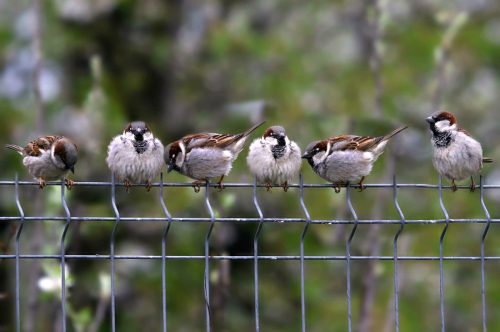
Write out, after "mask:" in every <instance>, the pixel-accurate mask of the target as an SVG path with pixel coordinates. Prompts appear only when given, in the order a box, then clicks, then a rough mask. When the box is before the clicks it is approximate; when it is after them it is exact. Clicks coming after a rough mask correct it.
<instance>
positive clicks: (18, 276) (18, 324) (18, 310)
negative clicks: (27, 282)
mask: <svg viewBox="0 0 500 332" xmlns="http://www.w3.org/2000/svg"><path fill="white" fill-rule="evenodd" d="M15 191H16V206H17V210H18V211H19V217H20V220H19V226H18V227H17V230H16V249H15V251H16V332H21V274H20V258H19V255H20V242H19V241H20V238H21V233H22V231H23V227H24V210H23V207H22V205H21V200H20V199H19V176H18V174H17V173H16V181H15Z"/></svg>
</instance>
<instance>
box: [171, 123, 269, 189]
mask: <svg viewBox="0 0 500 332" xmlns="http://www.w3.org/2000/svg"><path fill="white" fill-rule="evenodd" d="M263 123H264V122H261V123H258V124H256V125H254V126H252V127H251V128H250V129H248V130H246V131H244V132H243V133H241V134H235V135H231V134H216V133H199V134H191V135H187V136H184V137H182V138H181V139H179V140H177V141H175V142H172V143H170V144H169V145H168V146H167V148H166V149H165V163H166V164H167V166H168V172H171V171H172V170H176V171H177V172H179V173H181V174H183V175H186V176H189V177H190V178H192V179H195V180H196V181H194V182H193V188H194V189H195V192H198V191H199V190H200V185H202V184H205V183H207V182H208V181H209V180H210V179H211V178H217V177H220V179H219V181H218V183H217V184H218V186H219V188H220V189H223V185H222V180H223V179H224V176H226V175H228V174H229V172H230V171H231V168H232V166H233V162H234V161H235V160H236V158H237V157H238V154H239V153H240V152H241V150H242V149H243V146H244V145H245V141H246V139H247V137H248V135H250V134H251V133H252V132H253V131H254V130H255V129H257V128H258V127H259V126H261V125H262V124H263Z"/></svg>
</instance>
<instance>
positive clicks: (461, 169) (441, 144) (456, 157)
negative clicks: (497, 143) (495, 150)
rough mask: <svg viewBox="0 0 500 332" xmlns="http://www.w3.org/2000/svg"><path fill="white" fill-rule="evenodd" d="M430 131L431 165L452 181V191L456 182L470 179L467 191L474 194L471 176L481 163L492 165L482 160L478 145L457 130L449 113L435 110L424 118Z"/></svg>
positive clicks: (461, 131) (478, 169) (460, 129)
mask: <svg viewBox="0 0 500 332" xmlns="http://www.w3.org/2000/svg"><path fill="white" fill-rule="evenodd" d="M425 121H427V122H428V123H429V126H430V130H431V132H432V140H431V141H432V147H433V150H434V151H433V153H434V154H433V157H432V164H433V165H434V168H436V170H437V171H438V173H439V175H441V176H444V177H445V178H447V179H448V180H451V184H452V190H453V191H456V190H457V185H456V184H455V181H460V180H465V179H466V178H469V177H470V180H471V182H470V191H474V189H475V188H476V185H475V183H474V175H476V174H478V173H479V172H480V171H481V169H482V167H483V163H491V162H493V160H492V159H490V158H484V157H483V149H482V147H481V144H480V143H479V142H478V141H476V140H475V139H474V138H472V137H471V136H470V134H469V133H468V132H467V131H465V130H464V129H462V128H460V127H459V126H458V124H457V120H456V118H455V116H454V115H453V114H451V113H450V112H442V111H438V112H436V113H434V114H433V115H431V116H429V117H427V118H426V119H425Z"/></svg>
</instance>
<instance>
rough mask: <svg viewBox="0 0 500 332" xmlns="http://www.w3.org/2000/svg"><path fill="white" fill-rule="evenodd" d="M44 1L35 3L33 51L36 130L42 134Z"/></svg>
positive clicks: (43, 118)
mask: <svg viewBox="0 0 500 332" xmlns="http://www.w3.org/2000/svg"><path fill="white" fill-rule="evenodd" d="M42 1H43V0H34V1H33V12H34V17H35V22H34V23H35V24H34V26H35V30H34V31H33V41H32V51H33V55H34V59H35V64H34V67H33V94H34V96H35V107H36V130H37V132H38V134H41V133H42V132H43V130H44V129H45V128H44V127H45V109H44V105H43V100H42V93H41V91H40V74H41V72H42V65H43V63H42V60H43V51H42V8H41V6H42V3H41V2H42Z"/></svg>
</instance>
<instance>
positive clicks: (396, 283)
mask: <svg viewBox="0 0 500 332" xmlns="http://www.w3.org/2000/svg"><path fill="white" fill-rule="evenodd" d="M392 193H393V200H394V207H395V208H396V211H397V212H398V214H399V218H400V219H401V224H400V226H399V229H398V231H397V232H396V235H395V236H394V242H393V249H394V324H395V328H396V332H399V270H398V268H399V266H398V239H399V236H400V235H401V233H402V232H403V229H404V227H405V223H406V219H405V216H404V214H403V210H401V207H400V206H399V202H398V187H397V183H396V175H394V176H393V178H392Z"/></svg>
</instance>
